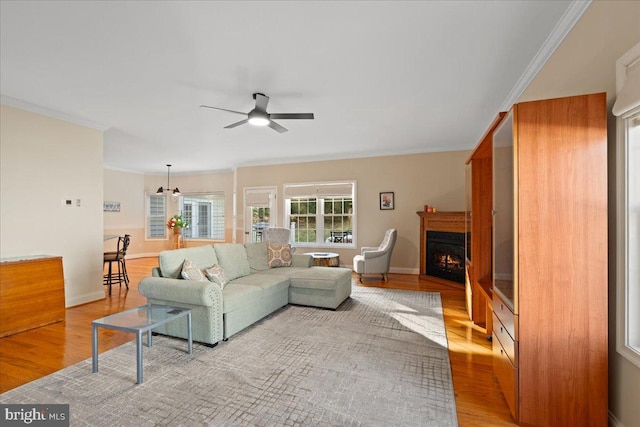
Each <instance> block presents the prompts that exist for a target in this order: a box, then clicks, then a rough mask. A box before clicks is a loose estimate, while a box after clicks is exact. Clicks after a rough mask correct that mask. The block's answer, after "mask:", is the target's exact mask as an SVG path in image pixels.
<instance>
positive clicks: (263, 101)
mask: <svg viewBox="0 0 640 427" xmlns="http://www.w3.org/2000/svg"><path fill="white" fill-rule="evenodd" d="M254 98H255V100H256V109H258V110H260V111H264V112H265V113H266V112H267V105H269V97H268V96H267V95H264V94H262V93H255V94H254Z"/></svg>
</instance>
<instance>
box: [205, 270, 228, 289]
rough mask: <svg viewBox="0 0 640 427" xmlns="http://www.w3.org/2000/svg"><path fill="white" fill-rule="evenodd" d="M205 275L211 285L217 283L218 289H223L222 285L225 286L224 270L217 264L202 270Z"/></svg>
mask: <svg viewBox="0 0 640 427" xmlns="http://www.w3.org/2000/svg"><path fill="white" fill-rule="evenodd" d="M204 272H205V274H206V275H207V277H208V278H209V280H211V281H212V282H213V283H217V284H218V285H219V286H220V289H224V285H226V284H227V275H226V274H224V269H223V268H222V267H220V266H219V265H218V264H215V265H214V266H213V267H211V268H207V269H205V270H204Z"/></svg>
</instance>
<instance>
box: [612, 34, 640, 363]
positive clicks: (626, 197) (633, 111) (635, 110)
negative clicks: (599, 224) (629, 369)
mask: <svg viewBox="0 0 640 427" xmlns="http://www.w3.org/2000/svg"><path fill="white" fill-rule="evenodd" d="M629 76H631V78H629ZM639 81H640V43H638V44H636V45H635V46H634V47H633V48H631V50H629V51H628V52H627V53H626V54H625V55H623V56H622V57H621V58H620V59H619V60H618V61H617V62H616V89H617V99H616V104H615V105H614V107H613V112H614V114H616V115H617V116H618V117H617V118H616V173H617V177H616V199H617V206H616V210H617V214H616V239H617V242H616V249H617V250H616V266H615V269H616V351H617V352H618V353H619V354H620V355H621V356H622V357H624V358H625V359H627V360H628V361H629V362H631V363H632V364H634V365H635V366H637V367H640V322H637V319H638V317H637V316H639V314H638V313H640V299H639V298H637V296H638V295H639V294H640V280H638V275H639V274H638V269H639V268H640V266H639V265H638V264H639V263H640V261H638V260H637V259H633V258H634V257H635V256H636V255H637V254H636V253H631V252H632V251H631V250H630V244H629V241H630V238H631V237H632V236H631V228H630V225H629V222H630V220H631V219H632V217H633V215H632V214H631V209H632V206H636V205H638V204H639V203H640V200H636V198H635V197H638V196H637V194H636V195H635V197H634V198H633V202H631V200H630V198H631V195H630V182H632V180H633V179H634V177H633V175H631V176H630V172H631V156H630V154H629V152H630V150H629V144H630V142H631V141H630V139H629V131H628V130H629V125H628V123H630V122H629V121H630V120H632V119H635V118H636V117H640V106H638V104H637V101H638V100H637V99H634V96H629V95H631V94H633V93H635V90H636V89H632V88H630V87H625V84H628V85H629V86H633V82H635V83H636V84H637V83H638V82H639ZM625 89H626V90H625ZM621 95H622V96H621ZM621 99H622V102H620V103H619V102H618V101H620V100H621ZM629 101H636V102H635V103H634V102H629ZM620 104H622V105H620ZM625 110H626V111H625ZM635 143H637V144H640V141H635ZM634 174H635V175H637V174H638V172H634ZM636 179H637V178H636ZM636 191H637V189H636ZM636 215H637V214H636ZM634 237H635V238H636V239H637V238H638V236H634ZM637 250H638V244H637V243H635V251H637ZM632 263H635V264H632ZM632 315H633V316H636V318H635V320H636V321H632V317H631V316H632Z"/></svg>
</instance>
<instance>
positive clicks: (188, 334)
mask: <svg viewBox="0 0 640 427" xmlns="http://www.w3.org/2000/svg"><path fill="white" fill-rule="evenodd" d="M192 335H193V334H192V332H191V313H187V336H188V337H189V354H193V336H192Z"/></svg>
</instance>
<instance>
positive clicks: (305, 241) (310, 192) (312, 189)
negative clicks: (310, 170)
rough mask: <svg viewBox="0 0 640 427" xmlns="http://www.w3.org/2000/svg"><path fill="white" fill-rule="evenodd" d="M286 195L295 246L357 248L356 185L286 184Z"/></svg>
mask: <svg viewBox="0 0 640 427" xmlns="http://www.w3.org/2000/svg"><path fill="white" fill-rule="evenodd" d="M284 195H285V221H286V223H287V224H289V226H290V227H291V229H292V230H293V236H294V243H299V244H301V245H303V246H325V247H341V246H344V247H350V248H353V247H355V241H356V239H355V237H356V228H355V209H354V208H355V182H328V183H327V182H325V183H309V184H285V186H284Z"/></svg>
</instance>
